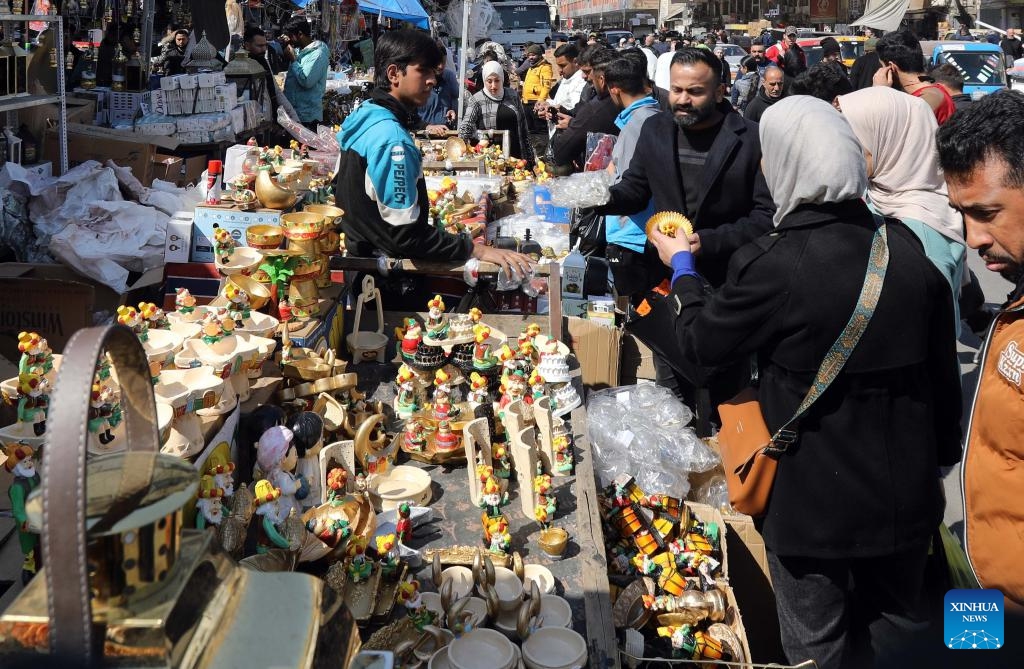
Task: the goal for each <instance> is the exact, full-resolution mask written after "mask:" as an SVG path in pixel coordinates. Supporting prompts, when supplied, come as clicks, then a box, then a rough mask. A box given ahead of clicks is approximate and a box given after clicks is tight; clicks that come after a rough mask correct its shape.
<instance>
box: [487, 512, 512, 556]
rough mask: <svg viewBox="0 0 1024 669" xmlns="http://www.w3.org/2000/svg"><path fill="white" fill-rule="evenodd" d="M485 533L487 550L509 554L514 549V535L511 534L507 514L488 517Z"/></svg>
mask: <svg viewBox="0 0 1024 669" xmlns="http://www.w3.org/2000/svg"><path fill="white" fill-rule="evenodd" d="M485 534H486V536H485V538H486V539H487V542H488V543H487V550H489V551H490V552H492V553H505V554H508V553H509V552H510V551H511V550H512V535H511V534H509V531H508V519H507V518H505V516H496V517H492V518H488V519H487V528H486V532H485Z"/></svg>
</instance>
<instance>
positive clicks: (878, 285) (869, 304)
mask: <svg viewBox="0 0 1024 669" xmlns="http://www.w3.org/2000/svg"><path fill="white" fill-rule="evenodd" d="M873 216H874V218H875V224H876V228H875V235H874V237H873V238H872V240H871V255H870V256H869V257H868V268H867V271H866V272H865V274H864V285H862V286H861V289H860V296H859V297H858V298H857V305H856V307H854V310H853V314H852V315H851V316H850V320H849V321H847V322H846V327H844V328H843V331H842V332H841V333H839V337H837V338H836V341H835V343H834V344H832V348H830V349H829V352H828V353H827V354H826V355H825V359H824V360H822V361H821V366H820V367H818V373H817V374H816V375H815V376H814V382H813V383H812V384H811V387H810V388H809V389H808V390H807V395H805V396H804V399H803V401H802V402H801V403H800V406H799V407H797V410H796V413H794V414H793V417H792V418H790V419H789V420H788V421H786V423H785V424H784V425H783V426H782V427H780V428H779V429H778V431H776V433H775V435H774V436H773V437H772V440H771V443H769V444H768V446H767V447H765V452H766V453H771V454H775V455H778V454H780V453H784V452H785V451H786V449H787V448H788V447H789V445H790V444H792V443H793V442H794V441H796V437H797V430H798V427H799V423H800V419H801V418H802V417H803V416H804V414H806V413H807V410H808V409H810V408H811V405H812V404H814V403H815V402H816V401H818V398H819V397H821V396H822V395H823V394H824V393H825V390H827V389H828V387H829V386H830V385H832V382H833V381H835V380H836V377H837V376H839V372H841V371H842V369H843V367H845V366H846V362H847V361H848V360H849V359H850V354H852V353H853V349H855V348H856V347H857V343H858V342H860V338H861V336H863V334H864V331H865V330H867V329H868V323H870V322H871V317H872V316H874V314H875V307H877V306H878V298H879V297H880V296H881V295H882V285H883V284H884V283H885V272H886V269H887V268H888V267H889V241H888V235H887V232H886V228H885V219H884V218H882V217H881V216H879V215H878V214H873Z"/></svg>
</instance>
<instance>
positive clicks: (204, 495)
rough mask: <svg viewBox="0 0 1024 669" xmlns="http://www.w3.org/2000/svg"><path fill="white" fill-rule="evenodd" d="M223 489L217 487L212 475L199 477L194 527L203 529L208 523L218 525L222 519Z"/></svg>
mask: <svg viewBox="0 0 1024 669" xmlns="http://www.w3.org/2000/svg"><path fill="white" fill-rule="evenodd" d="M223 500H224V489H223V488H218V487H217V483H216V481H214V478H213V477H212V476H209V475H207V476H202V477H200V478H199V493H198V495H197V499H196V511H197V513H196V529H197V530H205V529H206V527H207V526H208V525H212V526H216V525H220V521H222V520H223V519H224V513H223V507H222V503H223Z"/></svg>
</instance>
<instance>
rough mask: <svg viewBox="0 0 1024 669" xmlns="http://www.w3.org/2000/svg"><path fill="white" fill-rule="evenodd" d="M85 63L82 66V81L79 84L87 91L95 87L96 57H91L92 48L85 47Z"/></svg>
mask: <svg viewBox="0 0 1024 669" xmlns="http://www.w3.org/2000/svg"><path fill="white" fill-rule="evenodd" d="M82 58H85V65H84V66H83V67H82V83H81V84H80V86H81V87H82V88H84V89H85V90H87V91H91V90H92V89H94V88H96V59H95V58H94V57H93V52H92V48H90V47H87V48H86V49H85V54H84V55H83V56H82Z"/></svg>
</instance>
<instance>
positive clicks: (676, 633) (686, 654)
mask: <svg viewBox="0 0 1024 669" xmlns="http://www.w3.org/2000/svg"><path fill="white" fill-rule="evenodd" d="M658 636H660V637H665V638H667V639H669V641H670V642H671V644H672V657H674V658H682V659H688V660H719V661H721V662H730V661H732V659H733V657H732V653H730V652H729V651H727V650H726V649H725V647H724V646H723V645H722V644H721V642H719V641H718V640H717V639H713V638H711V636H709V635H708V634H706V633H704V632H701V631H700V630H696V629H694V628H693V627H692V626H690V625H682V626H680V627H659V628H658Z"/></svg>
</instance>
